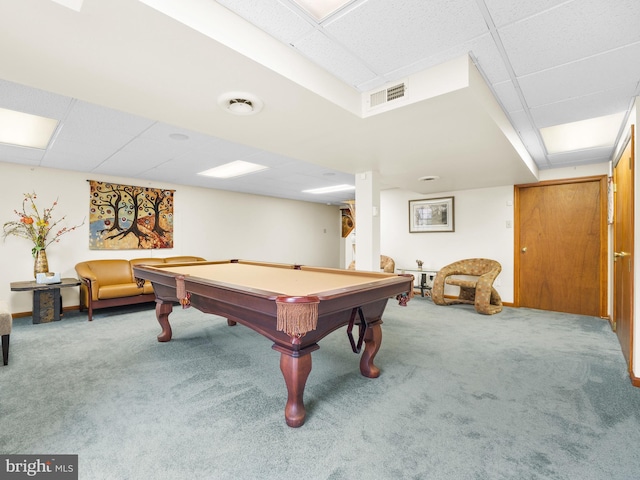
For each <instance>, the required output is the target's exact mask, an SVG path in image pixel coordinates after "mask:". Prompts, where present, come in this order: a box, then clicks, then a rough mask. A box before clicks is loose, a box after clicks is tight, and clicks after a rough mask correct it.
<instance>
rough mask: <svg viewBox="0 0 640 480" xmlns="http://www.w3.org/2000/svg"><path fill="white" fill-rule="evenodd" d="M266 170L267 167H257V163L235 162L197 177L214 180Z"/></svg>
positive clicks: (211, 169) (201, 173)
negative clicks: (204, 176) (213, 178)
mask: <svg viewBox="0 0 640 480" xmlns="http://www.w3.org/2000/svg"><path fill="white" fill-rule="evenodd" d="M267 168H269V167H265V166H264V165H258V164H257V163H251V162H245V161H243V160H236V161H235V162H231V163H225V164H224V165H220V166H219V167H215V168H210V169H209V170H205V171H204V172H200V173H199V174H198V175H206V176H207V177H215V178H232V177H239V176H241V175H247V174H248V173H255V172H259V171H260V170H266V169H267Z"/></svg>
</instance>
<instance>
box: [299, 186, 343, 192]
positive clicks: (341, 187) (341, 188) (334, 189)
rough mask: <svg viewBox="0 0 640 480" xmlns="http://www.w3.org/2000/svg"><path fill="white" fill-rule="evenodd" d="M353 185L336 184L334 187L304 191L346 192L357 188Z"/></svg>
mask: <svg viewBox="0 0 640 480" xmlns="http://www.w3.org/2000/svg"><path fill="white" fill-rule="evenodd" d="M355 189H356V187H354V186H353V185H334V186H333V187H322V188H312V189H311V190H303V191H302V193H332V192H344V191H347V190H355Z"/></svg>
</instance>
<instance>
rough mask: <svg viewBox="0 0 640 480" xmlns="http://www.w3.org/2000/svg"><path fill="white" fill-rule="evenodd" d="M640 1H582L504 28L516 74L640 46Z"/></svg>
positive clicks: (500, 31)
mask: <svg viewBox="0 0 640 480" xmlns="http://www.w3.org/2000/svg"><path fill="white" fill-rule="evenodd" d="M639 24H640V2H638V1H637V0H616V1H610V0H581V1H573V2H567V3H564V4H562V5H560V6H558V7H557V8H553V9H551V10H547V11H545V12H543V13H541V14H539V15H535V16H532V17H528V18H525V19H524V20H521V21H518V22H516V23H513V24H510V25H508V26H506V27H503V28H501V29H499V34H500V38H501V39H502V43H503V44H504V47H505V50H506V52H507V55H508V56H509V59H510V62H511V64H512V66H513V69H514V71H515V73H516V75H518V76H521V75H526V74H528V73H532V72H537V71H539V70H543V69H546V68H551V67H555V66H558V65H562V64H564V63H568V62H572V61H575V60H577V59H580V58H583V57H588V56H591V55H596V54H599V53H603V52H606V51H607V50H610V49H614V48H618V47H619V46H620V45H626V44H631V43H635V42H638V41H640V28H638V25H639Z"/></svg>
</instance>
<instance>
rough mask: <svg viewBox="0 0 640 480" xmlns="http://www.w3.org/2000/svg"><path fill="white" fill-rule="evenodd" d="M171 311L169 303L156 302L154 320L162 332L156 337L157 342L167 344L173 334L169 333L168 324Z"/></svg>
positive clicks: (169, 327)
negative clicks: (155, 319) (156, 320)
mask: <svg viewBox="0 0 640 480" xmlns="http://www.w3.org/2000/svg"><path fill="white" fill-rule="evenodd" d="M172 311H173V305H172V304H171V303H170V302H167V303H165V302H158V301H156V318H157V319H158V323H159V324H160V328H162V332H160V335H158V341H159V342H168V341H169V340H171V336H172V335H173V332H171V325H170V324H169V314H170V313H171V312H172Z"/></svg>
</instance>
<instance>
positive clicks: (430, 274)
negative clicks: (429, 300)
mask: <svg viewBox="0 0 640 480" xmlns="http://www.w3.org/2000/svg"><path fill="white" fill-rule="evenodd" d="M398 270H399V271H400V273H410V274H411V275H413V276H414V277H415V281H416V283H415V286H416V288H419V289H420V294H421V295H422V296H423V297H425V296H426V297H431V287H432V286H433V279H434V278H436V275H437V274H438V272H434V271H431V270H416V269H415V268H398Z"/></svg>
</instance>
